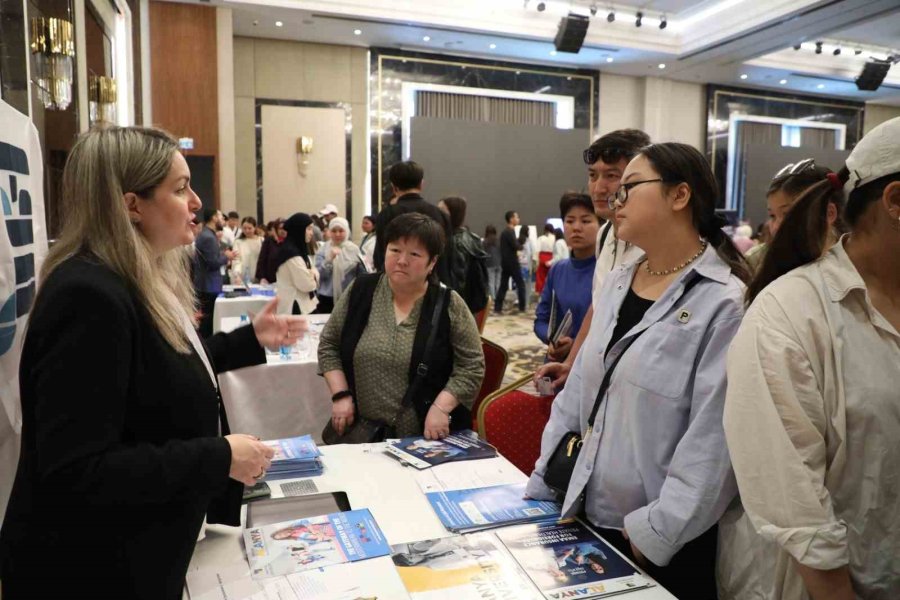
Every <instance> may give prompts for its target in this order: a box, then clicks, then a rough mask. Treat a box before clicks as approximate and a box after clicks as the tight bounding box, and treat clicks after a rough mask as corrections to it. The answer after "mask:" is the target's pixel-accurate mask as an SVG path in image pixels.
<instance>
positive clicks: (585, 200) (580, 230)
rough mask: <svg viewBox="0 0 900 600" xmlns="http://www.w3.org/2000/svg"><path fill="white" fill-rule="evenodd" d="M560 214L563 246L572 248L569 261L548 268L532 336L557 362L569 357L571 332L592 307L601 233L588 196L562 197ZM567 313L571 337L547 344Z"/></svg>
mask: <svg viewBox="0 0 900 600" xmlns="http://www.w3.org/2000/svg"><path fill="white" fill-rule="evenodd" d="M559 212H560V216H561V217H562V220H563V227H564V229H565V236H566V244H567V245H568V246H569V247H570V248H571V249H572V254H571V258H566V259H564V260H562V261H560V262H558V263H556V264H555V265H553V267H552V268H551V269H550V273H549V274H548V275H547V279H546V281H545V283H544V289H543V291H542V292H541V300H540V302H538V307H537V314H536V315H535V319H534V333H535V334H536V335H537V336H538V338H539V339H540V340H541V341H542V342H544V343H545V344H549V346H550V347H549V349H548V351H547V356H548V357H549V358H550V360H553V361H556V362H561V361H563V360H565V358H566V356H568V355H569V350H571V348H572V338H573V337H574V333H577V332H578V330H579V329H580V328H581V322H582V320H584V315H585V313H586V312H587V309H588V308H589V307H590V306H591V286H592V284H593V278H594V266H595V265H596V264H597V257H596V256H595V255H594V246H595V245H596V243H597V232H598V231H599V230H600V222H599V221H598V220H597V215H596V214H595V213H594V206H593V204H591V197H590V196H588V195H587V194H579V193H577V192H567V193H565V194H563V197H562V199H560V201H559ZM568 311H572V327H571V328H570V329H569V331H570V332H572V333H573V335H568V334H567V335H564V336H560V338H559V339H558V340H557V343H556V344H555V345H554V344H550V338H551V337H552V336H553V334H554V333H555V331H556V328H557V327H559V325H560V323H562V320H563V317H564V316H565V314H566V312H568ZM551 315H552V320H553V322H552V323H551V322H550V321H551Z"/></svg>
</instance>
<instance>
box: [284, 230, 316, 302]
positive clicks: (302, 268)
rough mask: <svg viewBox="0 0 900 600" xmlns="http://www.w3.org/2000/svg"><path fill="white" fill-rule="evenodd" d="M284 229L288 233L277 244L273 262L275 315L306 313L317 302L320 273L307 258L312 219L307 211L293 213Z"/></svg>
mask: <svg viewBox="0 0 900 600" xmlns="http://www.w3.org/2000/svg"><path fill="white" fill-rule="evenodd" d="M284 230H285V232H286V233H287V236H286V237H285V239H284V241H283V242H282V243H281V245H280V246H279V247H278V254H277V260H276V261H275V269H276V273H277V281H278V288H277V293H278V314H282V315H285V314H294V315H301V314H302V315H308V314H310V313H312V312H314V311H315V309H316V306H317V305H318V304H319V300H318V298H316V289H317V288H318V287H319V272H318V271H317V270H316V268H315V267H314V266H313V264H312V261H310V259H309V245H310V242H312V239H313V228H312V218H311V217H310V216H309V215H308V214H306V213H295V214H294V215H292V216H291V217H290V218H289V219H288V220H287V221H285V222H284Z"/></svg>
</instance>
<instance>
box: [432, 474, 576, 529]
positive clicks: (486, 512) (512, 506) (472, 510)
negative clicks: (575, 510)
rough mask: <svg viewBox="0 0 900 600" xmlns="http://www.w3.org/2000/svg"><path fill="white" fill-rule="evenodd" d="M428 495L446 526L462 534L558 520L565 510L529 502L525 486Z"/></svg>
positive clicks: (550, 505)
mask: <svg viewBox="0 0 900 600" xmlns="http://www.w3.org/2000/svg"><path fill="white" fill-rule="evenodd" d="M425 496H426V497H427V498H428V502H430V503H431V507H432V508H433V509H434V512H435V513H437V516H438V518H439V519H440V520H441V523H442V524H443V525H444V527H446V528H447V529H448V530H449V531H453V532H458V533H465V532H468V531H478V530H481V529H490V528H492V527H499V526H501V525H513V524H519V523H532V522H534V521H545V520H548V519H558V518H559V516H560V508H561V507H560V505H559V504H558V503H556V502H549V501H545V500H525V499H524V496H525V484H524V483H520V484H513V485H495V486H491V487H484V488H475V489H468V490H455V491H443V492H429V493H427V494H425Z"/></svg>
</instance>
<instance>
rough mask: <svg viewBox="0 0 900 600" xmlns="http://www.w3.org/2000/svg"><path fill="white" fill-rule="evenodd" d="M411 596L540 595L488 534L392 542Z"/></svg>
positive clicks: (445, 599)
mask: <svg viewBox="0 0 900 600" xmlns="http://www.w3.org/2000/svg"><path fill="white" fill-rule="evenodd" d="M391 557H392V559H393V561H394V565H395V566H396V567H397V572H398V573H399V574H400V579H401V580H402V581H403V585H405V586H406V590H407V591H408V592H409V595H410V597H411V598H412V600H483V599H485V598H497V599H502V598H509V599H511V600H539V599H540V598H541V595H540V594H538V593H537V591H536V590H535V589H534V587H533V586H532V585H531V583H530V582H529V581H528V578H527V577H526V576H525V574H524V573H522V572H521V571H520V570H519V567H518V566H517V565H516V563H515V561H513V560H512V558H511V557H510V556H509V554H508V553H507V552H506V551H505V550H504V549H503V547H502V544H500V542H499V541H498V540H497V538H496V537H494V536H493V535H491V534H489V533H472V534H469V535H465V536H462V535H457V536H453V537H449V538H441V539H436V540H422V541H419V542H413V543H411V544H396V545H394V546H392V547H391Z"/></svg>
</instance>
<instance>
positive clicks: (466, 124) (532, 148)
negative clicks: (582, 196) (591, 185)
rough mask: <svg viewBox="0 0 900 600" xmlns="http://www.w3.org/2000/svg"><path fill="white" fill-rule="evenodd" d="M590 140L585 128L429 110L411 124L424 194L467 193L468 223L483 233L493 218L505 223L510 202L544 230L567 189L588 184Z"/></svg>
mask: <svg viewBox="0 0 900 600" xmlns="http://www.w3.org/2000/svg"><path fill="white" fill-rule="evenodd" d="M589 145H590V139H589V135H588V132H587V130H584V129H553V128H549V127H536V126H523V125H505V124H497V123H483V122H477V121H462V120H455V119H432V118H427V117H413V118H412V123H411V127H410V149H411V152H410V158H411V159H412V160H414V161H416V162H418V163H419V164H421V165H422V166H423V167H424V168H425V189H424V191H423V195H424V196H425V197H426V198H427V199H428V200H429V201H431V202H433V203H434V204H437V202H438V200H440V199H441V198H442V197H444V196H462V197H463V198H465V199H466V200H467V202H468V208H467V211H466V223H467V225H468V226H469V229H471V230H472V231H473V232H474V233H476V234H478V235H479V236H480V235H484V227H485V225H488V224H492V225H494V226H495V227H497V230H498V231H502V227H503V225H504V221H503V213H505V212H506V211H507V210H515V211H517V212H518V213H519V216H520V217H521V219H522V224H523V225H534V226H537V228H538V234H540V232H541V230H542V229H543V225H544V223H545V222H546V220H547V219H548V218H550V217H559V198H560V196H562V194H563V192H565V191H566V190H577V191H582V190H584V191H587V167H586V166H585V165H584V162H583V161H582V158H581V154H582V151H583V150H584V149H585V148H587V147H588V146H589Z"/></svg>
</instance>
